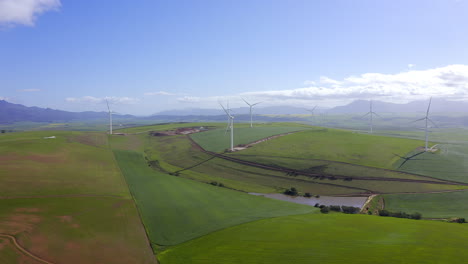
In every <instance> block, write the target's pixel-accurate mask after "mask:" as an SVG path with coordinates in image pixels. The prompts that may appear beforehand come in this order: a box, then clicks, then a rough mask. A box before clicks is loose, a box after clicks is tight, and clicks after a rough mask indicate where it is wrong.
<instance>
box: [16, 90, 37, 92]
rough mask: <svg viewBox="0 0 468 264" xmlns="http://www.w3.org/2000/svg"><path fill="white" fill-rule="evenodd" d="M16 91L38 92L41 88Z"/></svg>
mask: <svg viewBox="0 0 468 264" xmlns="http://www.w3.org/2000/svg"><path fill="white" fill-rule="evenodd" d="M17 91H18V92H40V91H41V89H20V90H17Z"/></svg>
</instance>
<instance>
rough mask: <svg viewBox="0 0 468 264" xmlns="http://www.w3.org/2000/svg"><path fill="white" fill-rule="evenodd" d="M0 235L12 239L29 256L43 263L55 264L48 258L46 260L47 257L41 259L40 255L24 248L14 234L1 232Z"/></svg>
mask: <svg viewBox="0 0 468 264" xmlns="http://www.w3.org/2000/svg"><path fill="white" fill-rule="evenodd" d="M0 237H6V238H8V239H10V240H11V241H12V242H13V245H15V247H16V248H17V249H18V250H19V251H21V252H22V253H23V254H25V255H27V256H29V257H31V258H33V259H35V260H37V261H39V262H41V263H45V264H54V263H52V262H50V261H47V260H45V259H41V258H40V257H38V256H36V255H34V254H32V253H31V252H29V251H27V250H26V249H25V248H23V247H22V246H21V245H20V244H18V241H17V240H16V238H15V237H14V236H12V235H8V234H0Z"/></svg>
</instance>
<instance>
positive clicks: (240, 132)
mask: <svg viewBox="0 0 468 264" xmlns="http://www.w3.org/2000/svg"><path fill="white" fill-rule="evenodd" d="M304 129H309V128H305V127H295V126H290V127H289V126H288V127H277V126H259V127H253V128H250V127H240V128H238V127H234V146H236V145H239V144H247V143H251V142H254V141H257V140H260V139H263V138H267V137H269V136H273V135H278V134H283V133H288V132H293V131H299V130H304ZM229 133H230V132H228V133H226V132H225V129H224V128H222V129H215V130H209V131H206V132H203V133H197V134H192V135H191V137H192V139H193V140H194V141H195V142H197V143H198V144H199V145H200V146H202V147H203V148H204V149H205V150H208V151H213V152H223V151H224V150H225V149H228V148H229V146H230V145H229V144H230V134H229Z"/></svg>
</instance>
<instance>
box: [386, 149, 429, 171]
mask: <svg viewBox="0 0 468 264" xmlns="http://www.w3.org/2000/svg"><path fill="white" fill-rule="evenodd" d="M423 153H424V151H421V152H418V153H416V154H413V155H411V156H409V157H403V156H400V155H398V154H395V153H393V155H395V156H397V157H400V158H401V159H404V161H403V162H402V163H401V164H400V166H398V169H400V168H401V167H403V165H405V163H406V162H408V161H409V160H421V159H414V157H416V156H419V155H421V154H423Z"/></svg>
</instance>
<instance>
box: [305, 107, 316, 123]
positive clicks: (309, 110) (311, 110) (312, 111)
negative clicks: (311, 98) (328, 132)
mask: <svg viewBox="0 0 468 264" xmlns="http://www.w3.org/2000/svg"><path fill="white" fill-rule="evenodd" d="M315 108H317V106H314V108H312V109H306V111H308V112H310V113H311V114H312V117H313V118H314V120H315V115H314V110H315Z"/></svg>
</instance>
